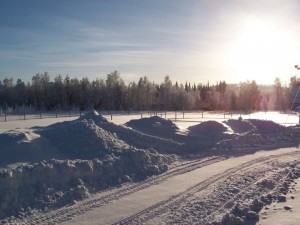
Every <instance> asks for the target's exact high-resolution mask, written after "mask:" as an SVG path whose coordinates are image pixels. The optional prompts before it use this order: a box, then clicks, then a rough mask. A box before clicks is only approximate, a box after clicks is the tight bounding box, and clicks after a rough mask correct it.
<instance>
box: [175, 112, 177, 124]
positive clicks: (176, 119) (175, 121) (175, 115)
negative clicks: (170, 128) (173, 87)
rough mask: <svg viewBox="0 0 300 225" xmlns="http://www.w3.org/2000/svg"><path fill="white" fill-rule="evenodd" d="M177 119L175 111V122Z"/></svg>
mask: <svg viewBox="0 0 300 225" xmlns="http://www.w3.org/2000/svg"><path fill="white" fill-rule="evenodd" d="M176 121H177V112H176V111H175V122H176Z"/></svg>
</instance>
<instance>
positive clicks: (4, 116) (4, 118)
mask: <svg viewBox="0 0 300 225" xmlns="http://www.w3.org/2000/svg"><path fill="white" fill-rule="evenodd" d="M4 121H5V122H6V111H5V112H4Z"/></svg>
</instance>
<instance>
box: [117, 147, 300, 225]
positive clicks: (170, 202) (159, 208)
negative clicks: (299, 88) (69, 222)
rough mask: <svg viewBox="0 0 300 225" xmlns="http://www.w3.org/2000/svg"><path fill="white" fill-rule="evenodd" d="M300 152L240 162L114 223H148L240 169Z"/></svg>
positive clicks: (245, 190)
mask: <svg viewBox="0 0 300 225" xmlns="http://www.w3.org/2000/svg"><path fill="white" fill-rule="evenodd" d="M299 152H300V151H295V152H292V153H283V154H278V155H270V156H266V157H262V158H257V159H254V160H251V161H248V162H246V163H243V164H240V165H238V166H235V167H232V168H230V169H228V170H226V171H224V172H223V173H219V174H217V175H214V176H212V177H210V178H208V179H206V180H205V181H202V182H199V183H197V184H196V185H194V186H192V187H190V188H188V189H187V190H186V191H184V192H182V193H179V194H178V195H174V196H172V197H171V198H169V199H167V200H163V201H161V202H158V203H157V204H154V205H152V206H150V207H148V208H146V209H144V210H141V211H140V212H138V213H136V214H134V215H132V216H129V217H127V218H125V219H123V220H120V221H118V222H116V223H114V225H117V224H118V225H119V224H144V223H147V221H150V220H151V219H153V218H155V217H157V216H159V215H162V214H164V213H166V212H167V211H168V210H169V209H170V208H171V207H174V206H177V205H180V204H182V203H183V202H186V201H187V199H188V198H189V197H190V196H193V195H194V194H195V193H198V192H200V191H203V190H205V189H207V188H208V187H209V186H211V185H213V184H214V183H217V182H218V181H220V180H224V179H225V178H227V177H229V176H232V175H234V174H238V173H240V170H253V169H255V168H256V167H257V166H259V165H260V164H264V163H267V162H272V161H276V160H277V159H279V158H281V157H283V156H289V155H295V154H299ZM257 181H258V179H255V180H254V181H253V183H252V184H250V185H249V187H248V188H246V189H244V190H242V192H241V193H238V194H236V195H235V196H234V197H233V198H232V200H234V199H237V198H238V197H239V196H241V194H243V193H246V194H247V191H248V190H250V189H251V187H252V186H253V185H254V184H255V183H256V182H257ZM227 203H228V202H227ZM225 208H226V203H225V204H224V205H223V207H221V208H219V209H220V210H221V209H225ZM199 222H200V221H199Z"/></svg>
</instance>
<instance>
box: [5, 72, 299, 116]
mask: <svg viewBox="0 0 300 225" xmlns="http://www.w3.org/2000/svg"><path fill="white" fill-rule="evenodd" d="M297 87H298V86H297V79H296V77H292V78H291V82H290V84H289V85H283V84H282V82H281V81H280V80H279V79H276V80H275V82H274V85H271V86H261V85H258V84H257V83H256V82H255V81H246V82H242V83H240V84H227V83H226V82H225V81H221V82H218V83H216V84H214V85H210V84H209V83H207V84H201V83H199V84H195V83H193V84H191V83H189V82H186V83H184V84H182V83H181V84H178V83H177V82H175V83H173V82H172V81H171V80H170V78H169V76H166V77H165V78H164V80H163V82H162V83H160V84H157V83H155V82H151V81H150V80H149V79H148V78H147V77H141V78H140V79H139V81H138V82H131V83H129V84H125V82H124V81H123V79H122V78H121V76H120V74H119V72H117V71H115V72H112V73H110V74H108V75H107V78H106V80H103V79H98V78H97V79H96V80H89V79H88V78H87V77H85V78H82V79H78V78H70V77H69V76H66V77H62V76H61V75H57V76H56V77H54V79H53V80H51V79H50V75H49V74H48V73H47V72H45V73H43V74H41V73H38V74H35V75H34V76H33V77H32V82H28V83H26V84H25V83H24V82H23V81H22V80H21V79H18V80H17V81H16V82H14V79H13V78H5V79H4V80H3V81H0V107H1V109H2V110H7V109H18V108H20V107H22V108H24V107H26V108H31V109H35V110H70V109H77V110H79V109H80V110H87V109H97V110H226V111H236V110H245V111H249V110H250V111H252V110H289V109H290V107H291V104H292V99H293V95H294V94H295V91H296V89H297Z"/></svg>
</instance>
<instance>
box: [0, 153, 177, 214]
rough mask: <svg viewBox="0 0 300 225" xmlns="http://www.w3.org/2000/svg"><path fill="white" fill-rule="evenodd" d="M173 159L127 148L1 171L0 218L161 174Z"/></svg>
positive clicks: (58, 205) (71, 200)
mask: <svg viewBox="0 0 300 225" xmlns="http://www.w3.org/2000/svg"><path fill="white" fill-rule="evenodd" d="M173 161H174V158H173V157H172V156H163V155H161V154H158V153H157V152H156V151H154V150H152V151H151V152H150V151H144V150H138V149H126V150H123V151H122V152H121V153H120V154H119V155H113V154H112V155H107V156H106V157H104V158H102V159H101V160H100V159H93V160H54V159H53V160H50V161H42V162H40V163H36V164H34V165H26V166H19V167H17V168H16V169H14V170H9V171H8V170H5V171H2V172H0V193H1V195H0V219H1V218H5V217H8V216H12V215H19V216H22V215H23V216H24V215H26V214H28V213H31V212H32V210H38V211H39V210H42V211H47V210H48V209H50V208H56V207H60V206H63V205H66V204H69V203H71V202H73V201H74V200H76V199H82V198H85V197H88V196H89V194H90V193H91V192H95V191H99V190H103V189H105V188H107V187H109V186H115V185H119V184H121V183H123V182H128V181H131V180H140V179H144V178H146V177H148V176H151V175H155V174H160V173H162V172H164V171H166V170H167V169H168V164H170V163H171V162H173Z"/></svg>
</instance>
